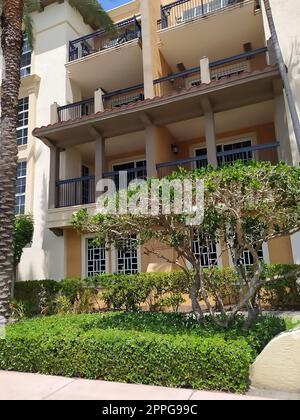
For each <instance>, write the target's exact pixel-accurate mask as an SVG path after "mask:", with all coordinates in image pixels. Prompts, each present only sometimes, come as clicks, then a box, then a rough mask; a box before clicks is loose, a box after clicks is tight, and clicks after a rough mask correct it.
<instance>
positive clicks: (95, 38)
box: [69, 16, 142, 61]
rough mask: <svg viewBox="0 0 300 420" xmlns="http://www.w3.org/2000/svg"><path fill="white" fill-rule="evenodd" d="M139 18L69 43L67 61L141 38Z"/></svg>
mask: <svg viewBox="0 0 300 420" xmlns="http://www.w3.org/2000/svg"><path fill="white" fill-rule="evenodd" d="M141 34H142V30H141V24H140V18H139V17H137V16H133V17H132V18H130V19H126V20H124V21H122V22H119V23H117V24H116V25H115V28H113V29H112V30H111V31H110V32H106V31H105V30H99V31H96V32H93V33H91V34H88V35H85V36H82V37H80V38H77V39H74V40H73V41H70V42H69V61H74V60H78V59H79V58H83V57H87V56H89V55H91V54H94V53H96V52H99V51H106V50H108V49H110V48H114V47H118V46H120V45H122V44H125V43H126V42H129V41H132V40H134V39H137V38H141Z"/></svg>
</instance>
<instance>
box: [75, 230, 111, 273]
mask: <svg viewBox="0 0 300 420" xmlns="http://www.w3.org/2000/svg"><path fill="white" fill-rule="evenodd" d="M94 238H95V235H92V234H87V235H82V236H81V278H82V279H85V278H87V276H88V270H87V241H88V239H94ZM109 262H110V261H109V250H107V249H106V250H105V267H106V270H105V272H106V274H109Z"/></svg>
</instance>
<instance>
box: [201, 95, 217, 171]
mask: <svg viewBox="0 0 300 420" xmlns="http://www.w3.org/2000/svg"><path fill="white" fill-rule="evenodd" d="M201 105H202V109H203V112H204V125H205V138H206V150H207V160H208V163H209V165H211V166H213V167H214V168H217V167H218V159H217V142H216V127H215V115H214V112H213V108H212V106H211V103H210V100H209V98H207V97H206V98H203V99H202V101H201Z"/></svg>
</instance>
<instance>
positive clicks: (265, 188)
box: [72, 162, 300, 327]
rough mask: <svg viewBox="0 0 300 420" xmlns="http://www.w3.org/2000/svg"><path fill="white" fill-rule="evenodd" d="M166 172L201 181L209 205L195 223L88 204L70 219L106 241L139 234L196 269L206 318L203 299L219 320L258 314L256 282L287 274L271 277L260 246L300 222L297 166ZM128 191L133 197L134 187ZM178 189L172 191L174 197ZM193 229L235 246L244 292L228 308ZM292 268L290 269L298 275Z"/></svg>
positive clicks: (195, 286)
mask: <svg viewBox="0 0 300 420" xmlns="http://www.w3.org/2000/svg"><path fill="white" fill-rule="evenodd" d="M169 179H179V180H181V181H184V180H187V179H193V180H198V179H202V180H203V181H204V185H205V212H204V220H203V223H202V224H201V225H199V226H190V225H189V224H188V223H187V216H185V215H178V214H173V213H171V214H170V215H163V214H161V213H162V212H160V214H158V215H155V216H153V215H152V216H151V215H149V214H142V213H139V214H138V213H135V214H128V215H103V214H98V215H96V216H95V215H92V216H90V215H89V214H88V212H87V210H82V211H79V212H77V213H75V214H74V215H73V220H72V223H73V226H74V227H75V228H76V229H77V230H78V231H80V232H91V233H94V234H95V236H96V241H99V242H103V241H107V244H108V245H111V244H114V243H115V242H116V241H119V240H120V239H122V238H126V237H127V236H128V235H129V234H136V235H137V236H138V237H139V240H140V242H141V243H142V244H143V245H144V249H145V252H146V253H149V254H154V255H156V256H157V257H159V258H162V259H165V260H167V261H168V262H169V263H171V264H174V265H177V266H178V267H179V268H181V269H182V270H183V271H184V273H185V274H186V276H187V281H189V282H190V280H191V277H192V282H191V284H192V286H191V288H190V298H191V300H192V309H193V311H194V313H196V314H197V316H198V318H199V319H200V320H201V319H202V320H203V311H202V309H201V307H200V303H199V302H200V301H204V302H205V304H206V307H207V309H208V311H209V313H210V315H211V316H212V318H213V319H214V320H215V322H216V323H217V324H219V325H221V326H223V327H228V326H229V324H230V323H231V322H232V321H233V320H234V318H235V317H236V316H237V314H238V313H239V312H240V311H241V310H242V309H243V310H247V311H248V324H249V325H251V323H252V322H253V321H254V320H255V319H256V317H257V316H258V314H259V305H258V301H257V294H258V291H259V289H260V288H261V287H262V286H263V285H265V284H266V283H268V282H272V281H279V280H280V279H282V278H286V277H287V276H288V274H287V273H284V274H283V275H282V276H281V275H275V274H274V275H271V276H270V277H269V278H266V276H265V275H264V266H263V263H262V262H261V260H260V257H259V250H260V249H261V247H262V245H263V243H267V242H268V241H270V240H272V239H274V238H279V237H281V236H284V235H288V234H292V233H294V232H297V231H299V230H300V188H299V185H300V170H299V169H296V168H294V167H290V166H288V165H285V164H278V165H276V166H272V165H271V164H270V163H262V162H252V163H251V164H249V165H244V164H243V163H242V162H237V163H235V164H234V165H232V166H231V165H229V166H224V167H222V168H219V169H215V170H214V169H212V168H208V169H201V170H200V169H199V170H195V171H192V172H185V171H180V172H178V173H174V174H173V175H172V176H171V177H169ZM148 183H151V180H149V181H148ZM129 195H130V196H131V197H132V192H131V193H130V194H129ZM174 196H175V194H173V195H171V199H174ZM172 197H173V198H172ZM181 200H183V198H181ZM150 205H151V200H150ZM144 210H145V209H144V208H143V209H142V211H143V212H144ZM195 233H197V235H200V237H202V238H203V239H205V238H207V237H208V238H209V240H211V241H217V242H220V243H222V244H223V246H222V252H223V251H224V250H229V251H230V253H231V256H232V260H233V264H234V266H235V269H236V273H237V279H238V281H237V291H238V293H237V294H238V295H239V296H240V298H239V302H238V304H237V305H235V306H234V307H233V308H232V310H231V311H229V312H228V310H227V308H226V306H225V304H224V300H223V298H222V293H219V290H218V287H217V286H218V281H217V279H214V278H212V277H211V276H205V269H203V268H202V267H201V261H200V259H199V258H197V256H196V255H195V254H194V249H193V241H194V235H195ZM152 239H154V240H155V241H159V242H160V243H162V244H165V245H167V246H168V247H173V248H174V249H175V251H176V254H177V255H176V256H175V258H174V259H171V258H168V257H166V256H165V254H164V253H162V251H160V249H159V248H160V247H159V248H157V247H152V246H151V240H152ZM245 251H248V252H249V253H250V255H251V257H252V260H253V266H252V267H251V268H248V269H246V268H245V267H244V263H243V256H244V252H245ZM191 269H192V270H191ZM295 271H296V274H297V273H298V271H299V272H300V269H299V268H298V267H297V266H296V267H295ZM295 271H293V273H291V274H290V275H295ZM211 294H213V296H214V298H215V300H216V302H217V304H218V305H217V306H218V311H220V312H221V314H222V319H221V320H220V319H219V317H218V315H217V313H216V310H215V308H214V306H213V305H212V304H211V302H210V299H209V296H211Z"/></svg>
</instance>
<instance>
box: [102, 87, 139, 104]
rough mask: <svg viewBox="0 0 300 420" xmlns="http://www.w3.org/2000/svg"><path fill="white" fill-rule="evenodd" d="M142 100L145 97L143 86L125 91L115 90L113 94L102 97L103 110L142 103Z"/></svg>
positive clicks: (109, 93)
mask: <svg viewBox="0 0 300 420" xmlns="http://www.w3.org/2000/svg"><path fill="white" fill-rule="evenodd" d="M144 99H145V95H144V85H143V84H139V85H135V86H130V87H128V88H125V89H119V90H115V91H113V92H108V93H106V94H105V95H103V101H104V108H105V109H112V108H119V107H121V106H124V105H129V104H131V103H135V102H138V101H143V100H144Z"/></svg>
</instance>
